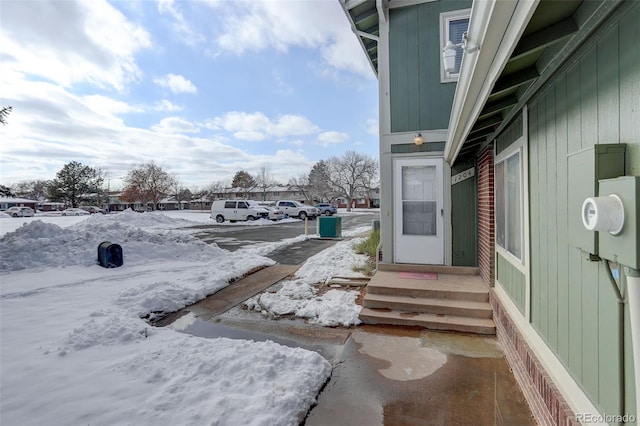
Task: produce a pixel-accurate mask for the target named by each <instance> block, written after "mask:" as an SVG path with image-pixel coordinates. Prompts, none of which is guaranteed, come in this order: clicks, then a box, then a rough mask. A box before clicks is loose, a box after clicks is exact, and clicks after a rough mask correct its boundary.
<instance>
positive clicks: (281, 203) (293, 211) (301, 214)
mask: <svg viewBox="0 0 640 426" xmlns="http://www.w3.org/2000/svg"><path fill="white" fill-rule="evenodd" d="M276 208H278V209H279V210H282V212H283V213H284V214H286V215H287V216H291V217H297V218H298V219H304V218H306V217H309V218H311V219H313V218H314V217H316V216H317V215H318V210H317V209H316V208H315V207H313V206H306V205H304V204H302V203H299V202H297V201H293V200H278V201H277V202H276Z"/></svg>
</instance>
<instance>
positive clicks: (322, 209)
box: [314, 203, 338, 216]
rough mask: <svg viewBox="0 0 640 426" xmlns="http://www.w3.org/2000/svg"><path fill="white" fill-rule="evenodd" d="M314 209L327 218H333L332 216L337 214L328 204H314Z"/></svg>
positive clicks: (336, 210) (335, 209)
mask: <svg viewBox="0 0 640 426" xmlns="http://www.w3.org/2000/svg"><path fill="white" fill-rule="evenodd" d="M314 207H315V208H316V209H318V214H326V215H327V216H333V215H334V214H336V213H338V209H337V208H335V207H334V206H332V205H331V204H329V203H320V204H316V205H315V206H314Z"/></svg>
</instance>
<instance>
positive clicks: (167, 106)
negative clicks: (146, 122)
mask: <svg viewBox="0 0 640 426" xmlns="http://www.w3.org/2000/svg"><path fill="white" fill-rule="evenodd" d="M153 110H154V111H167V112H173V111H181V110H182V107H180V106H178V105H176V104H174V103H173V102H171V101H168V100H166V99H162V100H159V101H158V102H156V104H155V105H154V106H153Z"/></svg>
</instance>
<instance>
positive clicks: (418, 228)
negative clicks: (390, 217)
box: [393, 158, 444, 265]
mask: <svg viewBox="0 0 640 426" xmlns="http://www.w3.org/2000/svg"><path fill="white" fill-rule="evenodd" d="M442 161H443V160H442V158H424V159H396V160H395V162H394V175H393V177H394V218H395V219H394V222H395V223H394V249H395V250H394V254H395V255H394V261H395V262H396V263H417V264H425V265H442V264H444V197H443V192H444V176H443V175H442V173H443V172H442V168H443V163H442Z"/></svg>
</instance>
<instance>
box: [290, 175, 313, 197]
mask: <svg viewBox="0 0 640 426" xmlns="http://www.w3.org/2000/svg"><path fill="white" fill-rule="evenodd" d="M289 186H292V187H294V188H295V189H296V191H297V192H299V193H300V194H302V196H303V197H304V199H305V200H306V201H308V202H309V204H313V201H314V200H313V198H314V197H313V194H312V191H311V186H310V185H309V175H306V174H304V173H302V174H300V175H298V176H297V177H293V178H291V179H289Z"/></svg>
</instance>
